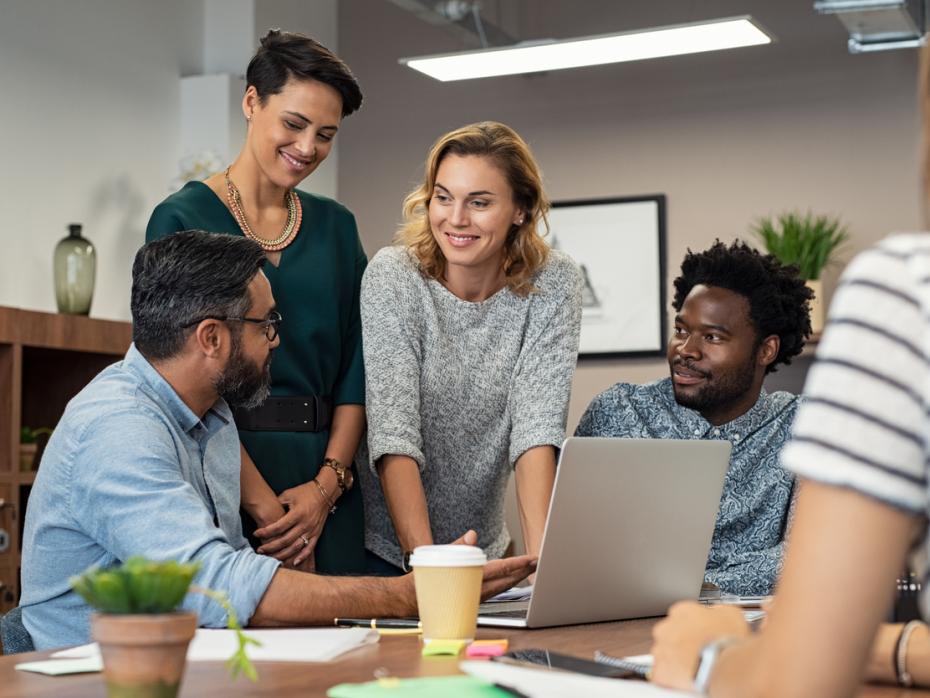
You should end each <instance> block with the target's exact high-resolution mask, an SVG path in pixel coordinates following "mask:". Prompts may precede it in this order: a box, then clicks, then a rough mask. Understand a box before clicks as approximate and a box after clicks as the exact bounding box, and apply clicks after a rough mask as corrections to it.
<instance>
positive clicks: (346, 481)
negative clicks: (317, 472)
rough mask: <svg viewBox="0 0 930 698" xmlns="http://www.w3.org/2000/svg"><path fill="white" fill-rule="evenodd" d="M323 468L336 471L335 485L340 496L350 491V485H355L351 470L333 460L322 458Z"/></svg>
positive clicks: (353, 474)
mask: <svg viewBox="0 0 930 698" xmlns="http://www.w3.org/2000/svg"><path fill="white" fill-rule="evenodd" d="M323 467H326V468H332V469H333V470H334V471H336V483H337V484H338V485H339V491H340V492H342V494H345V493H346V492H348V491H349V490H351V489H352V485H354V484H355V473H353V472H352V468H347V467H346V466H344V465H343V464H342V463H340V462H339V461H338V460H336V459H335V458H324V459H323Z"/></svg>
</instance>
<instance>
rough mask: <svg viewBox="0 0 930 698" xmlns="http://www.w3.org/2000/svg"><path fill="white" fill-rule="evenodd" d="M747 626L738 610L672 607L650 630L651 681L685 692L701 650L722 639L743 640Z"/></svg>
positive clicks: (693, 605) (690, 603) (690, 605)
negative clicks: (652, 659)
mask: <svg viewBox="0 0 930 698" xmlns="http://www.w3.org/2000/svg"><path fill="white" fill-rule="evenodd" d="M748 635H749V624H748V623H746V620H745V618H744V617H743V612H742V610H741V609H739V608H737V607H733V606H713V607H708V606H704V605H702V604H699V603H696V602H694V601H683V602H679V603H676V604H675V605H674V606H672V607H671V608H670V609H669V611H668V616H666V617H665V619H664V620H661V621H659V622H658V623H656V625H655V627H654V628H653V629H652V641H653V644H652V655H653V657H654V660H655V664H654V665H653V669H652V680H653V681H654V682H655V683H657V684H660V685H662V686H667V687H669V688H677V689H681V690H686V691H689V690H691V689H692V687H693V686H694V677H695V674H696V673H697V669H698V663H699V661H700V656H701V650H703V649H704V647H705V646H706V645H708V644H709V643H711V642H713V641H714V640H718V639H720V638H723V637H736V638H739V637H747V636H748Z"/></svg>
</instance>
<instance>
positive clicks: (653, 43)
mask: <svg viewBox="0 0 930 698" xmlns="http://www.w3.org/2000/svg"><path fill="white" fill-rule="evenodd" d="M771 42H772V37H771V36H770V35H769V34H767V33H766V32H765V31H763V30H762V29H761V27H759V25H758V24H757V23H756V22H755V21H754V20H753V19H752V17H750V16H748V15H744V16H742V17H728V18H726V19H715V20H711V21H708V22H695V23H692V24H680V25H676V26H670V27H657V28H654V29H641V30H637V31H630V32H623V33H620V34H605V35H602V36H590V37H584V38H580V39H565V40H560V41H545V42H529V43H522V44H517V45H515V46H508V47H505V48H494V49H483V50H479V51H460V52H458V53H446V54H441V55H435V56H420V57H417V58H401V59H400V61H399V62H400V63H402V64H403V65H406V66H408V67H410V68H413V69H414V70H418V71H420V72H421V73H425V74H426V75H429V76H430V77H432V78H436V79H437V80H441V81H443V82H448V81H450V80H469V79H472V78H488V77H494V76H498V75H517V74H519V73H539V72H542V71H548V70H562V69H564V68H578V67H581V66H585V65H604V64H605V63H622V62H625V61H640V60H643V59H646V58H661V57H664V56H680V55H683V54H686V53H702V52H704V51H719V50H722V49H728V48H739V47H741V46H757V45H759V44H769V43H771Z"/></svg>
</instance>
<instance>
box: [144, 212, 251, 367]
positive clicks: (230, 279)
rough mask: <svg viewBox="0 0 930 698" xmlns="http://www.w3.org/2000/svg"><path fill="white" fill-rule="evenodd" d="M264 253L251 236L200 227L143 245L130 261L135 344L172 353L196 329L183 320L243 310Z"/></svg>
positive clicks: (154, 352) (162, 354)
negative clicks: (199, 228)
mask: <svg viewBox="0 0 930 698" xmlns="http://www.w3.org/2000/svg"><path fill="white" fill-rule="evenodd" d="M266 259H267V258H266V257H265V252H264V250H262V248H261V246H260V245H258V243H256V242H253V241H252V240H249V239H248V238H244V237H239V236H238V235H226V234H223V233H206V232H204V231H202V230H186V231H184V232H181V233H176V234H174V235H169V236H168V237H165V238H161V239H160V240H154V241H152V242H150V243H148V244H146V245H143V246H142V247H141V248H140V249H139V251H138V252H137V253H136V258H135V261H134V262H133V264H132V300H131V302H130V307H131V309H132V341H133V342H135V345H136V348H137V349H138V350H139V351H140V352H141V353H142V355H143V356H145V357H146V358H147V359H150V360H160V359H170V358H172V357H174V356H177V355H178V354H179V353H180V352H181V350H182V349H183V348H184V344H185V342H186V341H187V338H188V336H189V335H190V333H191V332H193V331H194V327H193V326H191V327H184V325H187V324H189V323H192V322H194V321H197V320H202V319H205V318H207V317H210V316H219V315H228V316H231V317H243V316H245V315H246V314H247V313H248V312H249V308H250V307H251V305H252V299H251V298H250V297H249V284H250V283H251V282H252V279H253V278H254V277H255V275H256V274H257V273H258V272H259V270H260V269H261V268H262V267H263V266H264V264H265V260H266ZM236 331H237V332H238V331H241V328H238V329H237V330H236Z"/></svg>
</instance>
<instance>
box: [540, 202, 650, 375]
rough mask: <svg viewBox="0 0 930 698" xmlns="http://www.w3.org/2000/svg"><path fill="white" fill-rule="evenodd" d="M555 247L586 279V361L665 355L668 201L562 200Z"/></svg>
mask: <svg viewBox="0 0 930 698" xmlns="http://www.w3.org/2000/svg"><path fill="white" fill-rule="evenodd" d="M549 226H550V234H549V238H548V240H549V244H550V245H551V246H552V247H553V248H555V249H558V250H562V251H563V252H566V253H567V254H569V255H571V257H572V258H574V260H575V261H576V262H577V263H578V266H580V267H581V271H582V274H583V275H584V284H585V286H584V292H583V299H582V302H583V312H582V318H581V346H580V348H579V355H580V356H581V357H582V358H584V357H637V356H640V357H645V356H661V355H664V353H665V341H666V336H665V335H666V321H665V196H664V195H663V194H656V195H652V196H634V197H625V198H612V199H588V200H583V201H559V202H554V203H553V204H552V210H551V211H550V213H549Z"/></svg>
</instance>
